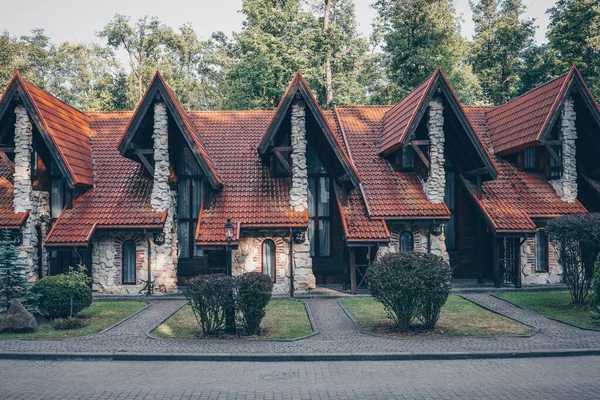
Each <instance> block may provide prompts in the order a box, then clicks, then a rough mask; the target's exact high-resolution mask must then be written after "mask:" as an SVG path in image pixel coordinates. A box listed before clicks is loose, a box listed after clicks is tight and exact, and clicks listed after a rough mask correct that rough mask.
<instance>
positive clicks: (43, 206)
mask: <svg viewBox="0 0 600 400" xmlns="http://www.w3.org/2000/svg"><path fill="white" fill-rule="evenodd" d="M15 117H16V121H15V163H14V165H15V172H14V175H13V181H14V199H13V209H14V211H15V212H26V211H29V217H28V218H27V220H26V221H25V223H24V224H23V226H22V227H21V236H22V238H23V240H22V243H21V245H20V246H19V248H18V249H19V259H20V260H21V261H22V262H23V263H25V264H26V265H27V266H28V268H29V272H28V276H29V280H30V281H35V280H37V279H38V278H40V277H39V276H38V268H39V265H40V264H39V263H40V258H41V265H42V268H41V272H42V275H43V276H45V275H47V274H48V251H47V250H46V248H45V247H43V248H42V252H41V254H39V253H40V252H39V241H40V240H41V241H42V243H43V242H44V241H45V240H46V235H47V234H48V230H49V221H50V195H49V193H48V192H40V191H34V190H33V187H32V184H31V152H32V149H33V147H32V146H33V133H32V132H33V131H32V125H31V121H30V119H29V115H28V114H27V110H26V109H25V108H24V107H23V106H17V107H15ZM38 228H39V229H40V234H41V235H38V231H37V229H38Z"/></svg>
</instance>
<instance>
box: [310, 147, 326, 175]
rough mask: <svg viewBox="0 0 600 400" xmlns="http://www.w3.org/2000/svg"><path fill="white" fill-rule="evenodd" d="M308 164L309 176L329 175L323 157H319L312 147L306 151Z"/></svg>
mask: <svg viewBox="0 0 600 400" xmlns="http://www.w3.org/2000/svg"><path fill="white" fill-rule="evenodd" d="M306 164H307V167H308V173H309V174H326V173H327V169H326V168H325V165H323V162H322V161H321V157H319V155H318V154H317V153H316V152H315V151H314V150H313V148H312V147H310V146H308V148H307V150H306Z"/></svg>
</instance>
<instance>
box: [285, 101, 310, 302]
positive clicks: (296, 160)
mask: <svg viewBox="0 0 600 400" xmlns="http://www.w3.org/2000/svg"><path fill="white" fill-rule="evenodd" d="M291 129H292V132H291V140H290V141H291V144H292V155H291V160H292V188H291V189H290V208H291V209H293V210H294V211H298V212H304V211H306V210H307V209H308V170H307V168H306V105H305V104H304V102H302V101H300V100H298V101H294V103H293V104H292V117H291ZM292 251H293V253H294V254H293V258H294V290H296V291H298V292H305V291H307V290H312V289H315V288H316V280H315V276H314V275H313V272H312V258H311V257H310V241H309V240H308V235H306V240H305V241H304V243H294V245H293V247H292Z"/></svg>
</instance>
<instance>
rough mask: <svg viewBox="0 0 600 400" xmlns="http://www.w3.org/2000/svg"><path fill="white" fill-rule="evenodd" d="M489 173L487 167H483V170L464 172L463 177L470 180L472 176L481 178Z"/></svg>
mask: <svg viewBox="0 0 600 400" xmlns="http://www.w3.org/2000/svg"><path fill="white" fill-rule="evenodd" d="M487 172H488V169H487V168H486V167H481V168H476V169H472V170H470V171H466V172H463V174H462V175H463V176H464V177H465V178H470V177H472V176H479V175H483V174H485V173H487Z"/></svg>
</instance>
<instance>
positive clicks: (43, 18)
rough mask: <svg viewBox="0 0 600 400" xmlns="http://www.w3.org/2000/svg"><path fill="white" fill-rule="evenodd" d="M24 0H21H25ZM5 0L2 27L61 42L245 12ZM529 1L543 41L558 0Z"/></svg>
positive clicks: (230, 21)
mask: <svg viewBox="0 0 600 400" xmlns="http://www.w3.org/2000/svg"><path fill="white" fill-rule="evenodd" d="M21 1H22V0H21ZM21 1H10V2H9V1H7V2H6V3H7V4H5V5H4V6H3V10H2V13H0V31H4V30H8V31H9V32H10V33H11V34H12V35H19V36H20V35H23V34H26V33H27V32H29V31H30V30H31V29H33V28H43V29H45V30H46V33H47V34H48V35H49V36H50V37H51V38H52V40H53V41H54V42H55V43H60V42H62V41H66V40H68V41H72V42H73V41H83V42H91V41H99V39H98V38H96V36H95V33H96V32H97V31H99V30H101V29H102V27H103V26H104V25H105V24H106V23H107V22H108V21H109V20H110V19H111V18H112V17H113V15H114V14H116V13H119V14H125V15H128V16H131V17H132V18H133V19H137V18H139V17H142V16H144V15H156V16H158V17H159V18H160V20H161V21H162V22H164V23H165V24H167V25H170V26H172V27H174V28H178V27H180V26H181V25H183V24H184V23H186V22H190V23H191V24H192V26H193V27H194V29H195V30H196V31H197V32H198V34H199V35H200V36H202V37H204V38H207V37H208V36H210V34H211V33H212V32H214V31H217V30H221V31H223V32H225V33H226V34H227V35H231V32H232V31H239V30H240V28H241V24H242V20H243V19H242V16H241V15H240V14H239V13H238V10H239V9H240V5H241V2H242V1H241V0H168V1H165V0H160V1H156V0H100V1H82V0H28V1H25V2H24V3H21ZM355 1H356V15H357V19H358V22H359V30H360V32H362V33H363V34H365V35H368V34H369V33H370V24H371V21H372V20H373V17H374V15H375V12H374V10H373V9H372V8H371V7H370V4H371V3H372V2H373V0H355ZM455 1H456V8H457V11H458V13H459V14H461V15H462V18H463V21H464V22H463V26H462V30H463V35H464V36H466V37H469V38H470V37H471V36H472V35H473V22H472V21H471V10H470V8H469V0H455ZM524 2H525V4H526V5H527V6H528V10H527V16H528V17H533V18H535V19H536V24H537V25H538V26H539V28H538V32H537V36H536V39H537V40H538V41H540V42H544V41H545V31H546V26H547V24H548V18H547V16H546V14H545V12H546V10H547V9H548V8H550V7H551V6H552V5H553V4H554V1H552V0H524Z"/></svg>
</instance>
